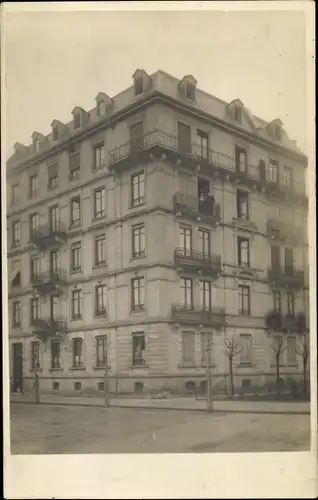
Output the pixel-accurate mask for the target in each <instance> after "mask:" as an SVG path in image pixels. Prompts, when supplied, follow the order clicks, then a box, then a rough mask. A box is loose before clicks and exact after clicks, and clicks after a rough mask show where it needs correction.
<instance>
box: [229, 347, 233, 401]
mask: <svg viewBox="0 0 318 500" xmlns="http://www.w3.org/2000/svg"><path fill="white" fill-rule="evenodd" d="M229 375H230V397H231V398H233V397H234V380H233V358H232V357H230V358H229Z"/></svg>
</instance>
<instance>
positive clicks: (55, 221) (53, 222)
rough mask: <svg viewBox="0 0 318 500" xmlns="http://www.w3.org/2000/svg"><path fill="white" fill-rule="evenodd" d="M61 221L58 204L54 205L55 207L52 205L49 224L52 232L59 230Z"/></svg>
mask: <svg viewBox="0 0 318 500" xmlns="http://www.w3.org/2000/svg"><path fill="white" fill-rule="evenodd" d="M59 222H60V214H59V207H58V206H57V205H54V207H51V208H50V211H49V224H50V232H51V233H55V232H56V231H58V230H59Z"/></svg>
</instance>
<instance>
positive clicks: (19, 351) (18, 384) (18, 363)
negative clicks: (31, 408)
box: [12, 342, 23, 392]
mask: <svg viewBox="0 0 318 500" xmlns="http://www.w3.org/2000/svg"><path fill="white" fill-rule="evenodd" d="M12 348H13V379H12V390H13V392H23V345H22V343H21V342H19V343H16V344H13V346H12Z"/></svg>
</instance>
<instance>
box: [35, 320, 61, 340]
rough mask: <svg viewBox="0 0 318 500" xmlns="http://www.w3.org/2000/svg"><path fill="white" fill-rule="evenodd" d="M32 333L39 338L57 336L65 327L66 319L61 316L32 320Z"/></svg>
mask: <svg viewBox="0 0 318 500" xmlns="http://www.w3.org/2000/svg"><path fill="white" fill-rule="evenodd" d="M32 327H33V333H34V334H35V335H36V336H37V337H39V338H41V339H45V338H47V337H54V336H58V335H60V334H61V333H64V332H65V330H66V329H67V319H66V318H65V317H62V316H56V317H54V318H45V319H44V318H38V319H33V320H32Z"/></svg>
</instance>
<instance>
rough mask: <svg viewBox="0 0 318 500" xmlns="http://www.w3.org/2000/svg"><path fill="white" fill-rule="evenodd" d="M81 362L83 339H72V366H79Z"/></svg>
mask: <svg viewBox="0 0 318 500" xmlns="http://www.w3.org/2000/svg"><path fill="white" fill-rule="evenodd" d="M83 366H84V363H83V339H82V338H75V339H73V368H81V367H83Z"/></svg>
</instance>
